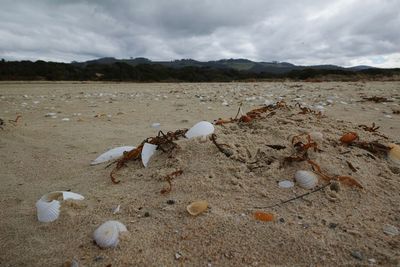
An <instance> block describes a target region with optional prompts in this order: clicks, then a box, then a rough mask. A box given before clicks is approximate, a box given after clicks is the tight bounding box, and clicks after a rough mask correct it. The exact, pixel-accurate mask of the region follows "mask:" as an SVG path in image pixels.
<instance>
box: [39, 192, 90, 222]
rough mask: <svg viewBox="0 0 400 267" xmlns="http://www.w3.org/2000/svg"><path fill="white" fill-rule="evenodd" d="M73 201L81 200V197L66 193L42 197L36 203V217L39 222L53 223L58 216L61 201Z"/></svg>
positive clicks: (53, 193)
mask: <svg viewBox="0 0 400 267" xmlns="http://www.w3.org/2000/svg"><path fill="white" fill-rule="evenodd" d="M67 199H74V200H83V199H84V197H83V196H82V195H79V194H76V193H73V192H67V191H55V192H51V193H48V194H46V195H44V196H42V197H41V198H40V199H39V200H38V201H37V202H36V209H37V217H38V220H39V221H40V222H53V221H55V220H57V218H58V216H60V207H61V202H60V201H61V200H67Z"/></svg>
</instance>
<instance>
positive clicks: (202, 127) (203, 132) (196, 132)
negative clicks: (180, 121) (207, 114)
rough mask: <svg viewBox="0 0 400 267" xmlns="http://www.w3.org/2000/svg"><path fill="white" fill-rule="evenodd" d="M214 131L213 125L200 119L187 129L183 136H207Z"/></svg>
mask: <svg viewBox="0 0 400 267" xmlns="http://www.w3.org/2000/svg"><path fill="white" fill-rule="evenodd" d="M213 132H214V125H212V124H211V123H209V122H208V121H201V122H198V123H196V124H195V125H194V126H193V127H192V128H190V129H189V131H187V133H186V134H185V136H186V137H187V138H189V139H190V138H194V137H199V136H207V135H209V134H212V133H213Z"/></svg>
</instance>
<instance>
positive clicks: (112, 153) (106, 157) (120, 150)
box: [90, 146, 135, 165]
mask: <svg viewBox="0 0 400 267" xmlns="http://www.w3.org/2000/svg"><path fill="white" fill-rule="evenodd" d="M132 149H135V147H134V146H120V147H115V148H113V149H110V150H108V151H106V152H104V153H103V154H101V155H100V156H98V157H97V158H96V159H95V160H93V161H92V162H91V163H90V165H97V164H100V163H103V162H107V161H110V160H112V159H116V158H119V157H121V156H122V155H123V154H124V153H125V152H127V151H131V150H132Z"/></svg>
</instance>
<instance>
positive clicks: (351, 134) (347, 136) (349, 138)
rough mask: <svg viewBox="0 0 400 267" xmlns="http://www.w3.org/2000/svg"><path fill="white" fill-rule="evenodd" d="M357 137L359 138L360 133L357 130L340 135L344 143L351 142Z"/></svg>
mask: <svg viewBox="0 0 400 267" xmlns="http://www.w3.org/2000/svg"><path fill="white" fill-rule="evenodd" d="M356 139H358V134H357V133H355V132H349V133H345V134H344V135H343V136H342V137H340V139H339V141H340V142H342V143H344V144H350V143H352V142H353V141H354V140H356Z"/></svg>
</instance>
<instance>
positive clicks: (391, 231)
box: [383, 224, 399, 236]
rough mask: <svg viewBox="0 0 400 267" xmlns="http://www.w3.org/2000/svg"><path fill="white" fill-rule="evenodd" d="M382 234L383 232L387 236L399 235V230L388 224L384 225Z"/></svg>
mask: <svg viewBox="0 0 400 267" xmlns="http://www.w3.org/2000/svg"><path fill="white" fill-rule="evenodd" d="M383 232H384V233H385V234H387V235H390V236H396V235H399V229H397V227H396V226H393V225H390V224H386V225H385V226H384V227H383Z"/></svg>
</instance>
